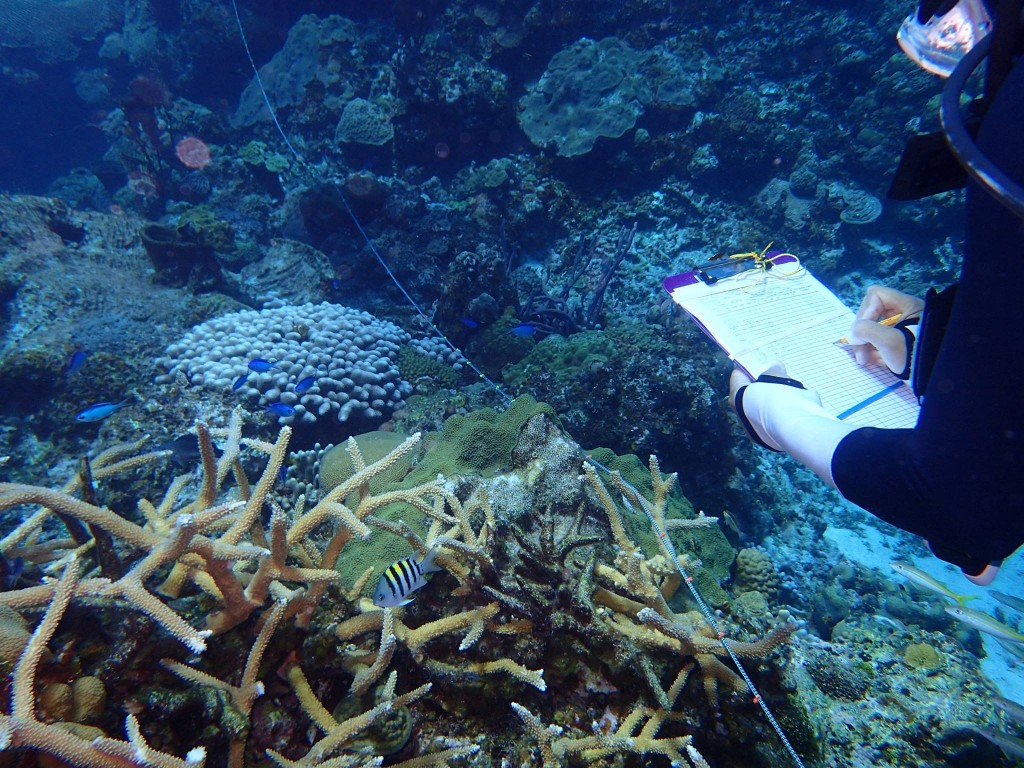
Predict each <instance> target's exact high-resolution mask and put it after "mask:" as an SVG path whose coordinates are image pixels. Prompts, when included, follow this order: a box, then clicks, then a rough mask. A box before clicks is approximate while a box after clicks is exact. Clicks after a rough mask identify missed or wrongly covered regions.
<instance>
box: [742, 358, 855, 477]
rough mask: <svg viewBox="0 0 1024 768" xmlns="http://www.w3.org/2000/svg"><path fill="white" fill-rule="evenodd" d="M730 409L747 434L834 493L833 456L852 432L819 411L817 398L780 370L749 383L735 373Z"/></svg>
mask: <svg viewBox="0 0 1024 768" xmlns="http://www.w3.org/2000/svg"><path fill="white" fill-rule="evenodd" d="M730 389H731V391H732V395H731V397H732V400H733V405H734V406H735V408H736V414H737V415H738V416H739V418H740V422H741V423H742V424H743V427H744V429H745V430H746V431H747V434H748V435H750V437H751V439H753V440H754V442H756V443H758V444H759V445H762V446H764V447H766V448H770V449H771V450H773V451H785V452H786V453H788V454H790V455H791V456H792V457H793V458H795V459H797V460H798V461H800V462H801V463H802V464H804V465H805V466H807V467H809V468H810V469H812V470H814V472H815V474H817V475H818V477H820V478H821V479H822V480H824V481H825V482H826V483H828V484H829V485H831V486H832V487H833V488H834V487H835V485H836V483H835V480H834V479H833V478H832V456H833V454H834V453H835V450H836V447H837V446H838V445H839V442H840V441H841V440H842V439H843V438H844V437H846V436H847V435H848V434H850V432H852V431H853V430H855V429H856V428H857V427H856V426H854V425H852V424H847V423H845V422H842V421H840V420H839V419H837V418H836V417H835V416H833V415H832V414H830V413H829V412H828V411H826V410H825V409H824V408H822V406H821V399H820V398H819V397H818V393H817V392H814V391H813V390H809V389H805V388H804V387H803V385H802V384H800V382H798V381H795V380H793V379H788V378H785V371H784V370H781V367H778V368H773V369H770V370H769V372H767V373H765V374H762V375H761V376H760V377H758V380H757V381H753V382H752V381H751V380H750V379H749V378H747V376H746V375H745V374H743V373H742V372H741V371H739V370H735V371H733V374H732V378H731V380H730Z"/></svg>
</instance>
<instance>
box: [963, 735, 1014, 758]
mask: <svg viewBox="0 0 1024 768" xmlns="http://www.w3.org/2000/svg"><path fill="white" fill-rule="evenodd" d="M974 730H976V731H977V732H978V733H980V734H981V735H982V736H984V737H985V738H986V739H988V740H989V741H991V742H992V743H993V744H995V745H996V746H997V747H999V748H1000V749H1001V750H1003V752H1005V753H1006V754H1008V755H1009V756H1010V757H1024V741H1022V740H1020V739H1018V738H1017V737H1016V736H1011V735H1010V734H1008V733H1001V732H1000V731H993V730H991V729H990V728H975V729H974Z"/></svg>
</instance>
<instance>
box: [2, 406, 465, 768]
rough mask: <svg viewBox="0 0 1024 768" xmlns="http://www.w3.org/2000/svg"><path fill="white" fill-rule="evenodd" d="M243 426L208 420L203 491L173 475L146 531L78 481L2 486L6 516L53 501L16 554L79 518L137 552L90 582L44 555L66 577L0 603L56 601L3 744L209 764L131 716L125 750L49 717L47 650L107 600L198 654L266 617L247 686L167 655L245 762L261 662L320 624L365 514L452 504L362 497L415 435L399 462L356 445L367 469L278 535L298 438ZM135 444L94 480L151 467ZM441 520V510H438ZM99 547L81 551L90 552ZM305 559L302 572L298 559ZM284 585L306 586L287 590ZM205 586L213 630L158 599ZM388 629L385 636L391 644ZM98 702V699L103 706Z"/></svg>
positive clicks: (108, 461) (19, 675)
mask: <svg viewBox="0 0 1024 768" xmlns="http://www.w3.org/2000/svg"><path fill="white" fill-rule="evenodd" d="M241 430H242V420H241V416H240V412H238V411H236V412H235V413H234V414H233V415H232V418H231V420H230V423H229V425H228V426H227V427H226V428H224V429H220V430H210V429H209V428H207V427H206V426H205V425H203V424H198V425H197V426H196V437H197V441H198V444H199V447H200V454H201V470H202V473H201V479H200V480H199V482H198V484H197V485H196V486H194V496H193V497H192V498H191V500H188V501H184V500H183V497H185V496H186V493H187V491H188V489H189V488H190V487H193V486H191V484H190V483H189V481H188V478H178V479H176V480H175V481H174V482H172V484H171V486H170V488H169V489H168V490H167V491H166V492H165V494H164V497H163V499H162V500H160V501H159V502H158V503H152V502H149V501H146V500H143V502H142V503H140V510H141V512H142V513H143V515H144V516H145V518H146V523H145V525H138V524H136V523H134V522H131V521H130V520H128V519H126V518H125V517H122V516H121V515H118V514H117V513H115V512H113V511H111V510H108V509H105V508H103V507H99V506H97V505H95V504H93V503H91V502H89V501H86V500H85V499H82V498H78V497H76V496H74V495H72V493H73V492H76V491H77V492H83V491H85V490H86V487H85V486H84V485H83V482H82V481H81V479H78V480H77V481H73V482H71V483H68V484H67V485H66V486H65V489H64V490H62V491H53V490H50V489H45V488H39V487H34V486H24V485H15V484H10V483H3V484H0V510H8V509H16V508H19V507H25V506H27V505H34V504H40V505H42V507H41V508H40V509H39V510H38V511H37V512H36V513H35V514H29V515H27V523H26V524H23V525H22V526H19V528H18V529H17V531H16V532H15V534H11V535H9V536H8V537H7V538H6V539H5V540H4V543H5V545H6V546H7V547H8V551H9V552H15V551H16V552H19V553H26V554H27V553H28V552H29V551H30V550H31V549H32V548H30V547H26V546H24V542H26V541H34V540H35V537H36V536H37V535H38V532H39V531H40V530H41V526H42V525H43V523H44V522H45V521H46V520H47V519H48V518H50V517H51V516H58V517H60V519H62V520H64V521H67V522H68V523H72V522H73V521H81V522H84V523H87V524H88V525H89V526H91V527H92V529H93V530H94V531H105V532H106V533H108V534H110V535H111V536H113V537H114V538H115V539H116V540H118V541H119V542H120V543H121V544H122V546H121V547H120V549H121V554H122V555H126V554H128V553H129V552H131V553H133V556H134V557H135V558H136V559H135V561H134V563H132V564H131V565H130V567H129V568H128V570H127V572H126V573H125V574H124V575H123V576H122V577H120V578H118V579H116V580H111V579H107V578H97V577H91V576H90V577H88V578H79V570H80V565H81V563H82V562H83V561H84V554H79V553H78V552H77V551H76V552H72V553H71V554H70V555H68V554H64V555H62V553H61V550H60V549H56V550H54V549H53V548H35V549H36V550H37V551H40V552H43V553H44V554H45V555H46V556H48V557H50V556H53V554H54V553H56V555H57V556H58V557H60V559H59V560H58V561H57V562H59V563H62V567H63V569H64V576H63V577H62V578H61V579H60V580H59V581H58V582H56V584H53V583H48V584H43V585H41V586H38V587H29V588H25V589H18V590H13V591H9V592H4V593H3V594H2V603H0V604H3V605H5V606H8V607H13V608H18V609H23V608H26V607H30V606H34V605H40V604H43V603H49V605H50V607H49V608H48V609H47V613H46V616H45V617H44V620H43V621H42V622H41V623H40V624H39V626H38V627H37V628H36V630H35V632H34V633H33V634H32V635H31V637H30V638H29V639H28V641H27V643H26V645H25V649H24V650H23V651H22V652H21V654H20V656H19V660H18V662H17V665H16V667H15V673H14V676H13V678H12V683H11V696H12V703H11V710H10V714H8V715H0V734H2V736H3V738H2V739H0V743H2V744H3V745H4V746H7V747H17V746H25V747H31V748H34V749H36V750H39V751H41V752H46V753H49V754H51V755H55V756H58V757H61V758H62V759H64V760H66V761H68V762H69V763H71V764H73V765H82V766H90V768H92V767H93V766H99V767H100V768H106V766H115V765H116V766H119V768H123V767H124V766H125V765H138V766H149V765H154V766H156V765H159V766H163V767H166V766H176V765H180V766H184V765H196V764H201V763H202V761H203V759H204V756H205V753H204V752H203V751H202V750H199V751H196V750H193V751H191V752H189V754H188V756H186V758H185V759H180V758H176V757H174V756H173V755H170V754H166V753H164V752H160V751H157V750H156V749H154V748H151V747H149V746H148V745H147V743H146V740H145V739H144V738H143V736H142V733H141V730H140V724H139V722H138V720H137V719H136V718H135V716H134V715H130V716H129V718H128V721H127V725H126V728H127V731H128V737H129V738H128V741H124V742H122V741H118V740H115V739H110V738H107V737H105V736H101V737H100V738H98V739H93V738H92V737H89V738H88V739H87V738H85V737H80V736H76V735H74V734H72V733H70V732H69V731H67V730H65V729H64V728H62V727H61V726H59V725H57V724H53V723H50V722H46V721H41V720H38V719H37V718H36V714H35V704H34V698H35V693H34V689H35V676H36V670H37V668H38V667H39V664H40V660H41V658H42V657H43V654H44V652H45V650H46V646H47V643H48V642H49V641H50V639H51V638H52V637H53V635H54V632H55V630H56V628H57V625H58V623H60V620H61V617H62V616H63V615H64V613H65V611H66V610H67V609H68V607H69V605H70V604H71V603H72V602H73V601H74V603H75V604H83V605H89V606H96V607H97V608H99V609H100V610H105V609H110V608H117V607H119V606H131V607H133V608H135V609H137V610H139V611H141V612H142V613H144V614H146V615H148V616H149V617H150V618H151V619H153V620H154V621H155V622H156V623H157V624H159V625H160V626H161V627H162V628H163V629H164V630H166V631H167V632H168V634H169V635H170V636H172V637H174V638H176V639H177V640H179V641H180V642H181V643H182V644H183V645H184V646H185V647H187V648H188V649H189V650H190V651H191V652H193V653H196V654H201V653H204V652H206V651H207V649H208V641H209V639H210V638H211V636H212V635H213V633H214V632H216V633H217V634H218V635H226V634H227V633H228V632H230V631H231V630H232V629H234V628H235V627H237V626H238V625H239V624H241V623H242V622H244V621H246V620H247V619H248V618H249V617H250V616H252V615H253V614H254V613H256V614H258V615H259V617H260V619H261V622H262V630H261V631H260V632H259V634H258V635H257V637H256V639H255V641H254V643H253V644H252V646H251V648H250V650H249V651H248V652H247V653H244V654H242V658H243V659H245V664H244V669H242V670H241V671H240V682H239V684H238V685H234V684H232V683H230V682H228V681H227V679H226V678H225V677H222V676H217V675H213V674H211V673H210V672H209V671H208V670H206V669H203V668H202V667H201V666H199V665H197V664H195V663H193V664H183V663H181V662H180V661H178V660H176V659H173V658H166V659H164V663H163V666H164V667H165V668H166V669H168V670H169V671H170V672H172V673H173V674H174V675H176V676H178V677H181V678H184V679H185V680H187V681H190V682H192V683H199V684H200V685H202V686H205V687H208V688H210V689H211V690H213V691H215V692H217V693H218V694H223V697H224V701H225V702H226V703H227V704H228V706H229V708H230V710H231V714H230V715H229V714H228V712H227V711H224V712H223V713H222V716H221V719H222V729H223V732H224V734H225V736H227V737H228V742H229V744H228V748H227V753H228V762H229V765H231V766H242V765H244V764H245V761H246V754H247V748H248V747H247V739H248V734H249V730H250V724H251V722H252V717H253V706H254V702H255V701H256V699H257V698H258V697H259V696H261V695H262V694H263V693H264V691H265V690H266V688H265V685H264V683H263V682H262V681H260V680H259V679H258V675H259V668H260V662H261V660H262V658H263V656H264V654H265V653H266V652H267V651H268V648H269V647H270V644H271V639H272V637H273V635H274V632H275V629H276V628H277V627H278V625H279V624H280V622H281V621H283V620H285V619H294V621H295V623H296V625H297V626H301V625H302V624H303V623H304V622H306V621H308V620H309V617H310V615H311V614H312V612H313V611H314V610H315V609H316V607H317V606H318V605H319V603H320V601H321V599H322V598H323V597H324V595H325V591H326V589H325V588H326V585H327V584H328V583H334V582H337V581H338V580H339V578H340V576H339V574H338V573H337V572H336V571H335V570H333V568H332V567H331V566H332V565H333V561H334V560H335V559H336V557H337V555H338V553H339V552H340V551H341V549H343V548H344V546H345V544H346V543H348V542H349V541H351V540H352V539H353V537H352V532H353V531H356V532H361V531H362V530H365V524H363V523H362V522H361V518H363V517H366V516H368V515H369V513H370V512H371V511H374V510H375V509H377V508H378V506H379V505H380V504H388V503H396V502H402V501H404V502H405V503H408V504H410V505H411V508H413V509H425V510H429V511H432V512H435V507H443V504H444V499H445V498H446V496H445V493H444V492H443V491H442V490H441V489H440V487H439V486H438V484H437V483H431V484H427V486H426V487H425V488H423V487H420V488H414V489H412V490H409V491H391V492H389V493H386V494H384V497H383V501H382V500H381V497H376V496H371V495H370V494H369V493H366V492H364V493H359V489H360V488H363V487H364V486H365V485H367V484H368V481H369V479H371V478H372V477H374V476H375V475H376V474H379V473H381V472H385V471H386V470H387V469H388V467H389V466H391V465H393V464H394V463H395V462H397V461H400V460H401V457H402V455H404V453H407V452H408V451H409V450H411V449H412V448H413V447H414V446H415V445H416V443H417V442H418V439H419V438H418V436H414V437H412V438H409V439H407V440H405V441H404V443H403V444H402V445H400V446H398V448H396V449H395V450H394V451H392V452H391V453H390V454H388V455H387V456H384V457H383V458H381V459H380V460H379V461H376V462H374V463H372V464H369V465H368V464H366V463H365V462H364V461H363V460H362V457H361V456H360V455H359V452H358V448H357V447H356V446H355V444H354V443H352V444H351V450H352V453H353V457H352V458H353V465H354V467H355V469H356V471H355V472H354V474H353V475H352V477H351V478H349V480H348V482H345V483H341V484H340V485H339V487H338V488H336V489H335V490H334V491H333V492H331V493H328V494H326V495H325V496H324V498H323V499H321V501H320V503H319V504H317V505H315V506H314V507H313V508H311V509H310V510H308V511H307V510H304V509H302V507H301V505H300V507H299V509H298V510H297V512H296V515H295V517H294V519H292V520H288V519H286V518H285V516H284V515H283V514H282V513H281V512H280V511H276V512H274V513H273V514H272V515H271V519H270V525H269V530H265V529H264V527H263V523H262V522H261V520H262V519H263V510H264V508H265V507H266V506H267V505H268V504H270V505H271V506H273V504H272V503H271V501H270V499H269V497H268V494H269V492H270V490H271V489H272V488H273V485H274V482H275V480H276V477H277V472H278V469H279V468H280V466H281V464H282V462H283V459H284V456H285V454H286V452H287V446H288V439H289V436H290V430H289V429H288V428H287V427H286V428H284V429H282V430H281V432H280V433H279V435H278V438H277V439H276V440H275V441H274V442H273V443H267V442H264V441H261V440H259V439H255V438H253V439H250V438H243V437H242V434H241ZM214 435H216V436H217V437H218V438H219V439H220V440H221V449H222V450H221V454H220V456H219V457H217V456H216V454H215V451H214V448H213V440H214ZM138 447H139V446H138V445H132V446H120V447H118V448H117V449H114V450H111V451H108V452H106V453H105V454H104V455H101V456H100V457H97V458H96V459H94V461H93V465H94V466H95V467H96V471H95V472H94V473H93V479H95V477H96V476H103V477H109V476H110V475H111V474H112V468H118V467H119V468H120V471H126V470H127V469H130V468H133V467H137V466H140V465H144V464H145V463H147V462H149V461H152V460H154V458H155V456H154V455H152V454H142V455H141V456H134V457H126V454H127V453H130V452H131V450H132V449H137V448H138ZM243 449H251V450H254V451H256V452H257V453H261V454H264V455H266V456H267V457H268V460H267V462H266V465H265V467H264V470H263V472H262V474H261V475H260V476H259V478H257V479H256V480H255V481H254V482H253V481H250V480H249V478H248V477H247V476H246V473H245V470H244V469H243V466H242V461H241V454H242V451H243ZM229 477H234V478H235V480H236V485H235V488H234V489H233V494H234V495H235V496H236V497H240V498H236V499H235V500H227V501H226V500H225V498H224V497H225V495H226V490H227V489H226V487H225V486H226V484H227V480H228V478H229ZM353 491H355V492H356V493H355V499H356V500H357V504H356V505H355V507H354V509H349V508H348V507H347V506H346V505H345V504H344V503H343V502H340V501H339V500H338V499H345V498H348V497H349V496H350V494H352V493H353ZM83 495H84V494H83ZM438 502H439V503H438ZM435 513H436V514H441V515H442V516H443V513H441V512H435ZM325 524H326V525H325ZM325 527H330V528H333V532H330V533H328V536H329V538H328V540H327V543H326V545H325V546H324V547H323V549H320V547H319V546H318V545H317V543H316V542H315V541H314V540H312V539H310V538H309V535H310V534H311V533H313V532H314V530H316V529H321V530H322V529H323V528H325ZM88 549H89V547H84V548H79V550H81V552H83V553H84V552H86V551H88ZM295 561H298V563H299V564H298V565H296V564H294V563H295ZM307 565H308V566H309V567H306V566H307ZM160 574H165V578H164V579H163V581H162V583H159V586H157V587H155V588H154V587H153V586H151V582H157V577H158V576H159V575H160ZM286 584H292V585H294V584H299V585H301V586H299V587H297V588H289V587H287V586H286ZM195 590H198V592H199V593H200V594H202V595H203V596H204V597H203V598H202V599H203V600H204V601H209V600H213V601H214V602H213V605H212V606H211V605H209V603H208V602H207V617H206V623H207V628H206V629H203V630H199V629H196V628H195V627H194V626H193V625H192V624H191V623H190V622H189V621H187V620H186V619H185V617H183V616H182V615H180V614H179V613H178V612H177V610H175V608H178V609H180V603H175V608H172V607H171V605H170V604H169V602H167V601H165V599H162V598H161V597H160V596H158V595H169V596H171V597H178V596H181V595H187V594H194V593H195ZM272 596H274V597H275V599H274V601H273V602H272V607H271V608H270V609H269V610H264V608H265V605H266V603H267V600H268V598H270V597H272ZM389 634H390V633H389V632H385V633H384V635H385V641H386V639H387V637H388V636H389ZM378 656H379V658H378V661H377V663H376V664H374V665H371V666H370V667H369V668H368V669H367V670H366V671H365V672H364V673H363V674H362V675H360V676H359V677H358V678H357V680H356V681H354V683H353V688H365V687H367V686H368V685H369V684H370V683H371V682H372V681H373V680H375V679H377V678H379V676H380V675H382V674H383V673H384V671H385V669H386V667H387V665H388V661H389V659H388V658H387V657H386V655H385V654H384V653H381V654H379V655H378ZM229 669H230V668H229ZM222 674H223V673H222ZM392 688H393V686H392ZM417 690H418V691H420V694H419V695H421V694H422V692H423V691H424V690H425V687H424V686H421V687H420V689H417ZM61 693H62V692H61V691H60V690H57V689H55V688H51V689H50V694H48V700H50V701H52V702H58V700H62V699H63V698H66V697H62V696H61ZM415 693H416V692H413V694H415ZM413 694H402V695H400V696H395V697H394V699H395V700H396V701H398V700H405V701H409V702H411V701H412V700H413V699H415V698H416V697H417V696H416V695H413ZM95 698H96V697H95V696H92V697H91V699H93V700H94V699H95ZM100 704H101V702H100ZM389 708H390V704H389V703H388V702H384V703H382V704H381V705H379V706H378V707H376V708H374V710H371V711H370V712H368V713H364V715H363V719H362V721H361V722H363V721H364V722H365V723H366V724H367V725H368V724H370V723H372V722H373V721H374V720H375V719H377V718H379V717H383V716H384V715H385V714H386V713H387V711H388V710H389ZM232 723H233V725H232ZM350 736H351V734H346V733H340V732H339V733H333V734H332V736H331V739H332V740H331V741H330V742H329V744H328V745H323V744H322V745H320V747H319V750H320V751H319V752H318V754H319V755H320V756H321V758H323V757H328V756H329V754H330V753H332V752H339V751H345V750H346V749H347V742H348V740H349V738H350ZM472 751H473V749H471V748H461V749H460V748H459V747H457V746H452V747H450V748H449V749H448V750H447V751H444V750H442V751H441V752H438V753H436V754H437V755H439V757H438V758H437V762H436V764H438V765H440V764H444V763H443V761H444V760H445V759H450V758H452V757H454V756H456V755H457V754H468V753H469V752H472ZM420 764H426V763H423V762H421V763H420Z"/></svg>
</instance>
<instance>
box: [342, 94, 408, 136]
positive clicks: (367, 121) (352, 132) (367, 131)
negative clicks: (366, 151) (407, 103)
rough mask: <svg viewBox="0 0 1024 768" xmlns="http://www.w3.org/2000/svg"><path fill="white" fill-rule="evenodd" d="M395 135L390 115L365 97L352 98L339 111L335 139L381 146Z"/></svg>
mask: <svg viewBox="0 0 1024 768" xmlns="http://www.w3.org/2000/svg"><path fill="white" fill-rule="evenodd" d="M394 137H395V127H394V126H393V125H392V124H391V117H390V116H389V115H388V114H387V113H386V112H385V111H384V110H383V109H381V108H380V107H379V106H377V105H376V104H374V103H373V102H372V101H367V100H366V99H352V101H350V102H349V103H348V104H346V105H345V108H344V109H343V110H342V111H341V118H339V120H338V127H337V129H336V131H335V133H334V140H335V141H342V142H355V143H357V144H372V145H374V146H377V147H379V146H381V145H382V144H387V143H388V142H389V141H391V139H393V138H394Z"/></svg>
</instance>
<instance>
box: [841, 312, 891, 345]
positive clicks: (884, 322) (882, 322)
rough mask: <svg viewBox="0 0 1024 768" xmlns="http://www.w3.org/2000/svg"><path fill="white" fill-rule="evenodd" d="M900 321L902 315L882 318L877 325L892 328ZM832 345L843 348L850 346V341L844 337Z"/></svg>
mask: <svg viewBox="0 0 1024 768" xmlns="http://www.w3.org/2000/svg"><path fill="white" fill-rule="evenodd" d="M902 319H903V315H902V314H899V315H892V316H891V317H886V318H883V319H882V320H879V321H878V324H879V325H888V326H893V325H896V323H898V322H899V321H900V320H902ZM832 343H833V344H835V345H836V346H840V347H843V346H846V345H848V344H850V340H849V339H848V338H846V337H845V336H841V337H839V338H838V339H836V340H835V341H834V342H832Z"/></svg>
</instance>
